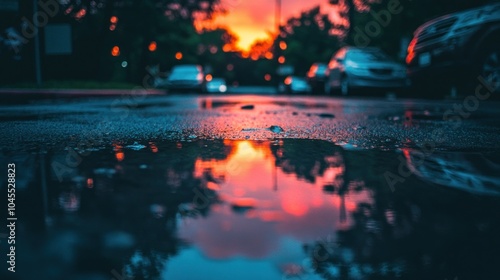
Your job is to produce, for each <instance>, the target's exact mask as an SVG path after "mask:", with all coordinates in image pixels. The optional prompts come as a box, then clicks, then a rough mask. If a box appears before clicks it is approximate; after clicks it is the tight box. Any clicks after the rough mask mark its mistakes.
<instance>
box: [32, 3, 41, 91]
mask: <svg viewBox="0 0 500 280" xmlns="http://www.w3.org/2000/svg"><path fill="white" fill-rule="evenodd" d="M36 12H37V0H33V15H36ZM33 18H35V16H33ZM34 26H35V38H34V39H35V79H36V84H37V85H38V86H41V85H42V66H41V57H40V35H39V31H40V30H39V28H38V23H37V22H35V23H34Z"/></svg>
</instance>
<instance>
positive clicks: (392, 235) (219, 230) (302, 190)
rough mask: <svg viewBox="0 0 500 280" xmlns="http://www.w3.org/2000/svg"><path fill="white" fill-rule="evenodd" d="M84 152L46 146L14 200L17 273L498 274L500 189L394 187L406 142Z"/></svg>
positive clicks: (160, 146)
mask: <svg viewBox="0 0 500 280" xmlns="http://www.w3.org/2000/svg"><path fill="white" fill-rule="evenodd" d="M81 152H85V153H87V152H88V156H87V158H86V159H85V160H84V161H82V162H81V163H80V164H79V165H78V166H76V168H74V169H70V170H65V172H61V170H58V169H55V170H54V169H52V168H51V166H54V165H55V166H57V163H60V162H62V161H64V160H66V157H67V152H66V151H63V150H61V151H57V150H53V151H49V152H48V153H46V152H41V153H37V155H36V157H37V161H36V165H32V166H31V168H34V170H32V171H33V172H32V173H33V174H37V176H36V178H33V181H32V182H31V183H30V184H28V185H27V188H26V189H22V190H19V192H18V195H19V196H18V197H17V196H16V198H19V200H20V201H24V204H21V205H25V206H24V207H22V208H21V209H19V211H20V212H19V215H20V216H22V217H24V218H23V219H22V220H21V219H20V220H19V227H18V229H19V231H18V242H19V246H18V251H17V252H16V254H17V256H18V266H19V267H30V269H19V271H18V272H16V276H17V277H19V279H34V278H38V279H55V280H57V279H110V278H113V277H116V275H122V277H129V279H208V280H210V279H214V280H215V279H217V280H220V279H223V280H224V279H228V280H229V279H243V280H246V279H249V280H250V279H252V280H253V279H293V278H294V277H295V278H297V277H300V278H301V279H415V280H417V279H418V280H421V279H447V278H448V279H450V278H451V279H453V278H458V279H494V277H495V276H496V275H498V273H499V272H500V271H499V270H500V269H499V267H498V263H499V262H500V256H499V255H498V250H499V249H500V240H499V239H498V236H499V234H500V220H499V219H498V212H499V211H500V202H499V200H498V197H497V196H492V197H490V196H474V195H471V194H470V193H468V192H463V191H457V190H455V189H454V188H449V187H447V186H446V184H444V183H442V182H441V183H440V184H439V185H435V184H433V183H431V182H429V181H423V180H421V179H419V177H415V176H409V177H406V178H405V180H404V182H400V184H399V185H398V186H397V187H396V188H395V191H394V192H392V190H391V188H390V187H388V185H387V182H386V180H385V178H384V173H385V172H392V173H394V174H399V171H398V170H399V169H400V167H399V166H400V164H401V161H400V160H399V156H400V153H398V152H390V151H385V152H384V151H380V150H356V149H344V148H342V147H340V146H336V145H334V144H332V143H329V142H325V141H311V140H271V141H231V140H203V141H191V140H185V141H178V142H168V141H167V142H161V141H145V142H141V143H133V144H132V143H114V144H113V145H112V146H107V145H103V146H101V147H99V148H94V149H93V150H92V151H81ZM489 156H495V155H489ZM496 156H498V154H497V155H496ZM460 157H461V156H460V153H457V157H456V158H460ZM456 158H455V157H453V156H452V157H448V158H447V160H449V161H450V164H453V161H454V160H455V159H456ZM440 161H441V160H440ZM463 168H467V165H464V166H463ZM405 170H406V169H405ZM44 172H45V173H44ZM496 174H498V173H496ZM496 176H497V178H498V175H496ZM443 182H445V181H443ZM44 186H45V187H46V188H47V189H46V191H45V192H44V191H43V189H44ZM497 187H498V186H497ZM28 205H29V206H28ZM44 209H45V210H44ZM4 244H5V243H2V244H0V245H1V246H4ZM2 248H3V247H2ZM1 258H5V254H3V255H2V256H1ZM2 261H3V259H2ZM0 273H2V274H1V275H2V277H3V274H4V273H6V272H5V271H2V272H0ZM2 279H7V278H2ZM9 279H10V278H9Z"/></svg>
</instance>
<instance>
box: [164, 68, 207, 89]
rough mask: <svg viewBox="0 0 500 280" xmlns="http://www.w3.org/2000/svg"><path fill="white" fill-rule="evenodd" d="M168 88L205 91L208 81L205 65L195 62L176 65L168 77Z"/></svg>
mask: <svg viewBox="0 0 500 280" xmlns="http://www.w3.org/2000/svg"><path fill="white" fill-rule="evenodd" d="M167 88H168V89H169V90H170V91H181V90H184V91H185V90H193V91H196V92H200V93H201V92H205V91H206V83H205V74H204V73H203V67H201V66H200V65H194V64H186V65H177V66H174V67H173V68H172V72H171V73H170V76H169V77H168V79H167Z"/></svg>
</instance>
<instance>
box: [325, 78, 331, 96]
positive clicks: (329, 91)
mask: <svg viewBox="0 0 500 280" xmlns="http://www.w3.org/2000/svg"><path fill="white" fill-rule="evenodd" d="M324 92H325V94H326V95H332V85H331V84H330V81H326V82H325V89H324Z"/></svg>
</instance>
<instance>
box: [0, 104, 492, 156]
mask: <svg viewBox="0 0 500 280" xmlns="http://www.w3.org/2000/svg"><path fill="white" fill-rule="evenodd" d="M474 101H477V102H474ZM499 108H500V103H499V102H498V101H491V100H485V101H478V100H477V99H471V98H469V99H458V100H450V101H436V100H431V101H429V100H412V99H387V98H361V97H349V98H340V97H316V96H314V97H307V96H274V95H252V94H238V95H202V96H198V95H188V94H186V95H169V96H167V95H165V96H143V95H129V96H115V97H98V98H97V97H94V98H76V99H55V100H54V99H51V100H38V101H28V102H26V101H22V102H15V103H11V104H2V105H0V136H1V140H0V141H1V143H0V144H1V147H3V148H4V149H7V150H19V149H22V150H25V149H29V148H30V147H33V146H37V147H40V146H45V147H47V148H51V147H65V146H71V147H77V148H81V149H88V148H90V149H91V148H96V146H103V145H108V144H109V143H111V142H120V143H123V144H133V143H134V142H138V143H147V142H148V141H162V140H176V141H177V140H186V141H192V140H197V139H198V140H200V139H243V140H246V139H249V140H266V139H277V138H294V139H295V138H299V139H321V140H327V141H330V142H332V143H335V144H337V145H340V146H343V147H346V148H361V149H382V150H394V149H398V148H404V147H408V148H418V147H423V146H426V147H430V149H437V150H467V151H471V150H472V151H497V150H498V149H499V148H500V110H498V109H499Z"/></svg>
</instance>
